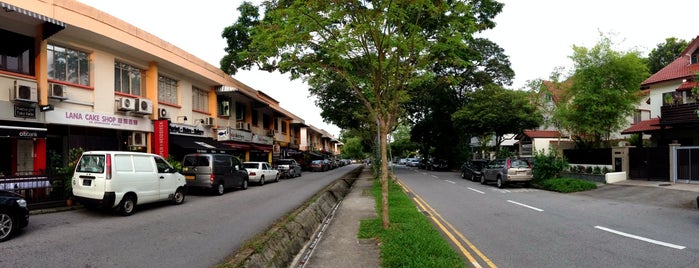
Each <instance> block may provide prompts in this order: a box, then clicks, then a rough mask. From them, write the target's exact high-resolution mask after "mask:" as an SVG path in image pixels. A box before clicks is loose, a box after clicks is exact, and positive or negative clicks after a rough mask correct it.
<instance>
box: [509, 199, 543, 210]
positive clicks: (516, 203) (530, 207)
mask: <svg viewBox="0 0 699 268" xmlns="http://www.w3.org/2000/svg"><path fill="white" fill-rule="evenodd" d="M507 202H510V203H512V204H515V205H520V206H523V207H525V208H529V209H533V210H536V211H539V212H542V211H544V210H543V209H540V208H535V207H532V206H529V205H525V204H522V203H519V202H515V201H512V200H507Z"/></svg>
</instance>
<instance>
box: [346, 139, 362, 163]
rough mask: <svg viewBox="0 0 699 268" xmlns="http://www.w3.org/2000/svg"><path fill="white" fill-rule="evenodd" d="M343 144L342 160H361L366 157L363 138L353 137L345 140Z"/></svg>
mask: <svg viewBox="0 0 699 268" xmlns="http://www.w3.org/2000/svg"><path fill="white" fill-rule="evenodd" d="M343 143H344V145H343V146H342V158H345V159H355V160H359V159H364V158H365V157H366V154H365V152H364V148H363V146H362V138H360V137H352V138H349V139H347V140H345V141H344V142H343Z"/></svg>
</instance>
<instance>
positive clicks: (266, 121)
mask: <svg viewBox="0 0 699 268" xmlns="http://www.w3.org/2000/svg"><path fill="white" fill-rule="evenodd" d="M269 121H270V116H269V115H268V114H263V115H262V127H263V128H268V127H269V123H270V122H269Z"/></svg>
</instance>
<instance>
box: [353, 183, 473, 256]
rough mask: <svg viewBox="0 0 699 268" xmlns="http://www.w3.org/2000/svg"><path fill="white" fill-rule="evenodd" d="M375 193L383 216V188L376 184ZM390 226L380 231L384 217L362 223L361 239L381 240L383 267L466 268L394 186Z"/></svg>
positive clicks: (391, 197)
mask: <svg viewBox="0 0 699 268" xmlns="http://www.w3.org/2000/svg"><path fill="white" fill-rule="evenodd" d="M372 194H373V195H374V199H375V200H376V210H377V212H378V214H379V215H381V205H380V204H381V185H380V183H379V181H378V180H375V181H374V187H373V188H372ZM388 204H389V217H390V219H391V226H390V228H389V229H388V230H383V228H381V218H380V216H379V218H376V219H368V220H362V221H361V222H360V224H359V234H358V237H359V238H377V239H379V240H380V241H381V246H380V251H381V266H382V267H420V268H422V267H466V264H465V263H464V261H463V259H462V258H461V257H460V255H459V254H458V253H457V252H456V251H455V250H454V249H453V248H452V247H451V246H450V245H449V243H447V241H446V240H445V239H444V237H443V236H442V234H441V233H440V232H438V231H437V230H436V229H435V228H434V226H433V225H432V222H430V220H429V219H427V217H425V215H423V214H422V213H420V212H419V211H418V210H417V208H416V207H415V204H413V202H412V200H411V199H410V198H409V197H408V196H407V195H406V194H405V193H404V192H403V190H402V189H401V188H400V186H398V185H396V184H395V183H391V186H390V188H389V193H388Z"/></svg>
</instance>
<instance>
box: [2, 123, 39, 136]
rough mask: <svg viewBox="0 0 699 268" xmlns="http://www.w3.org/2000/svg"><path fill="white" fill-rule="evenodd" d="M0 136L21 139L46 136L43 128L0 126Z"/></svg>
mask: <svg viewBox="0 0 699 268" xmlns="http://www.w3.org/2000/svg"><path fill="white" fill-rule="evenodd" d="M0 136H3V137H13V138H21V139H33V138H40V139H43V138H46V129H45V128H27V127H15V126H0Z"/></svg>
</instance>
